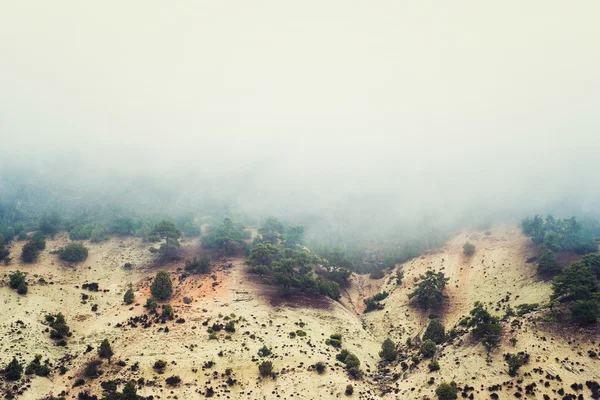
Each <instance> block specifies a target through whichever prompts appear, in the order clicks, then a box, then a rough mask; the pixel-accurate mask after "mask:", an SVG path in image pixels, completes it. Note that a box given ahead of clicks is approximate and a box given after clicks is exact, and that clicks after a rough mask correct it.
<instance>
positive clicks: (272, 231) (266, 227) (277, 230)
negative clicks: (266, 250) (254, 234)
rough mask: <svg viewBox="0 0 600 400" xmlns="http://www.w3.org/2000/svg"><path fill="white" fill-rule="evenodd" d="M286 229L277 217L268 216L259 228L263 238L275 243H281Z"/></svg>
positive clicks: (265, 240)
mask: <svg viewBox="0 0 600 400" xmlns="http://www.w3.org/2000/svg"><path fill="white" fill-rule="evenodd" d="M284 231H285V229H284V227H283V224H282V223H281V222H280V221H279V220H278V219H277V218H275V217H269V218H267V219H266V220H265V222H264V223H263V224H262V225H261V226H260V228H258V233H259V234H260V235H261V237H262V240H263V241H264V242H267V243H271V244H273V245H276V244H278V243H279V241H280V240H281V239H282V237H283V233H284Z"/></svg>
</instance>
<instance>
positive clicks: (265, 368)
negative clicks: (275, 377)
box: [258, 361, 273, 377]
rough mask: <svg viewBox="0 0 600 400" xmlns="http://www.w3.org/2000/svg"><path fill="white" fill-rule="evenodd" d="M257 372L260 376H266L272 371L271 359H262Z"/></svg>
mask: <svg viewBox="0 0 600 400" xmlns="http://www.w3.org/2000/svg"><path fill="white" fill-rule="evenodd" d="M258 372H260V376H262V377H267V376H270V375H271V374H272V373H273V363H272V362H271V361H263V362H261V363H260V364H258Z"/></svg>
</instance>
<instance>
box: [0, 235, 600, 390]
mask: <svg viewBox="0 0 600 400" xmlns="http://www.w3.org/2000/svg"><path fill="white" fill-rule="evenodd" d="M67 241H68V240H67V238H66V237H64V236H63V237H58V238H56V239H55V240H49V241H48V246H47V250H45V251H44V252H43V253H42V256H41V257H40V259H39V261H38V262H37V263H35V264H32V265H21V264H20V263H19V261H18V260H15V261H13V262H12V263H11V264H10V265H8V266H2V267H0V268H1V269H2V271H1V273H2V275H6V274H7V273H8V272H9V271H13V270H16V269H20V270H22V271H25V272H27V273H28V281H29V282H30V287H29V293H28V294H27V295H26V296H19V295H18V294H16V293H15V292H14V291H13V290H10V289H9V288H8V287H7V285H6V283H4V284H3V286H2V287H0V295H1V298H2V303H1V305H0V307H1V308H0V313H1V314H2V315H3V316H4V317H3V319H2V323H1V324H0V335H2V337H3V341H2V350H3V351H2V353H0V363H2V364H3V365H5V364H6V363H7V362H8V361H10V359H11V358H12V356H13V355H16V356H17V357H18V358H19V359H21V360H22V361H25V362H29V361H30V360H31V359H32V358H33V356H34V354H36V353H39V354H41V355H42V356H43V359H46V358H48V359H49V360H50V361H51V362H52V363H53V364H54V365H57V364H58V360H60V359H61V358H62V357H63V356H64V355H65V354H66V353H68V354H70V355H71V357H72V359H71V360H69V361H67V362H65V365H66V366H67V367H68V368H69V371H68V372H67V373H66V374H64V375H59V374H58V372H57V371H53V373H52V374H51V376H50V377H49V378H42V377H34V376H32V377H30V378H29V379H28V381H26V385H25V386H26V387H27V390H25V391H24V392H23V393H22V394H21V395H19V396H18V398H20V399H36V400H37V399H40V398H42V397H43V396H44V395H47V394H49V393H54V394H55V395H56V394H59V393H60V392H62V391H65V392H66V393H67V396H68V398H71V397H73V396H75V398H76V395H77V393H79V392H80V391H84V390H89V391H90V392H92V393H95V394H98V395H100V394H101V389H100V382H101V381H105V380H109V379H121V380H129V379H135V380H138V379H140V378H144V380H145V382H146V384H145V385H144V386H143V387H141V389H139V391H138V393H139V394H141V395H145V396H149V395H153V396H155V398H161V399H164V398H173V399H174V398H179V399H192V398H204V397H205V396H204V394H205V393H206V391H207V389H208V388H212V389H213V390H214V391H215V395H214V396H215V397H218V398H229V399H277V398H281V399H333V398H345V397H346V396H345V395H344V389H345V387H346V385H347V384H350V383H351V384H353V385H354V388H355V391H354V395H353V396H352V398H357V399H358V398H362V399H373V398H382V397H385V398H390V399H392V398H397V399H424V398H428V397H429V398H434V397H435V396H434V394H433V391H434V389H435V387H436V385H437V383H439V382H441V381H452V380H454V381H456V382H457V383H459V384H460V385H461V387H463V386H465V385H468V386H470V387H473V390H472V391H468V392H467V395H470V394H473V398H482V399H488V398H490V394H491V393H492V392H491V391H489V390H488V387H490V386H492V385H496V384H499V385H501V386H502V384H503V383H505V384H504V385H503V386H502V387H501V390H495V391H494V393H497V394H498V396H499V398H501V399H503V398H514V397H515V396H514V392H517V391H518V389H517V387H521V388H524V387H525V386H526V385H528V384H530V383H532V382H535V383H536V384H537V387H536V391H535V392H536V395H537V396H538V397H539V398H541V395H542V394H544V393H546V394H548V395H549V396H550V398H562V396H559V395H558V394H557V393H556V392H557V391H558V389H560V388H564V390H565V391H566V392H569V393H574V391H573V390H572V389H571V388H570V387H569V386H570V385H571V384H572V383H583V384H585V381H586V380H600V376H599V375H600V369H599V368H598V365H599V364H598V363H600V361H598V360H597V359H592V358H590V357H588V356H587V351H588V350H589V349H591V348H595V349H596V350H598V343H595V344H594V343H592V340H593V339H595V336H596V332H590V331H581V330H579V329H565V331H563V332H557V331H556V325H554V324H545V323H543V322H540V321H539V319H535V318H534V317H535V314H533V315H529V316H527V317H525V318H520V323H519V324H518V325H513V324H512V320H509V321H507V322H506V323H505V328H504V333H503V340H502V345H501V348H500V349H498V350H496V351H495V352H493V353H492V354H491V355H490V356H489V357H488V356H487V355H486V353H485V350H484V348H483V347H482V346H481V345H478V344H476V343H473V342H472V340H471V339H470V336H469V335H463V336H460V337H458V338H456V339H454V341H452V342H450V343H448V344H447V345H445V346H444V347H443V348H442V349H441V351H439V353H438V356H437V357H438V361H439V364H440V367H441V369H440V371H437V372H433V373H430V372H429V371H428V368H427V361H422V362H421V363H420V364H419V366H418V367H417V368H416V369H413V370H411V371H407V372H403V371H402V369H401V367H400V366H399V365H397V364H391V365H387V366H386V369H385V370H381V371H378V362H379V361H380V359H379V356H378V352H379V349H380V344H381V342H382V341H383V340H384V339H385V338H386V337H391V338H392V339H394V340H395V341H396V342H398V343H401V344H404V343H405V342H406V339H407V338H409V337H411V338H414V337H415V336H417V335H420V334H421V333H422V332H423V331H424V329H425V327H426V325H427V323H428V322H429V318H428V314H429V313H424V312H422V311H420V310H419V309H417V308H415V307H414V306H412V305H411V304H409V301H408V297H407V294H408V293H410V291H411V290H412V289H413V286H414V278H415V277H417V276H419V275H420V274H422V273H424V272H425V271H426V270H428V269H433V270H436V271H440V270H441V271H443V272H444V273H446V275H447V276H448V277H449V278H450V282H449V285H448V289H447V295H448V301H447V304H446V305H445V306H444V308H443V309H441V310H434V311H435V313H436V314H438V315H440V317H441V318H442V320H443V322H444V324H445V325H446V326H447V327H451V326H453V325H454V324H455V323H456V322H457V321H459V319H460V318H461V317H462V316H464V315H466V314H468V311H469V310H470V308H471V307H472V305H473V303H474V302H475V301H477V300H479V301H483V302H485V303H486V305H487V306H488V308H489V309H490V310H491V311H493V312H495V313H496V314H498V315H501V314H503V313H504V309H505V307H506V305H507V304H510V305H512V306H513V307H514V306H516V305H518V304H521V303H535V302H540V303H541V302H544V301H546V300H547V299H548V295H549V293H550V284H549V283H548V282H544V281H541V280H538V279H537V277H536V275H535V265H533V264H528V263H526V262H525V260H526V259H527V258H529V257H530V256H531V255H532V254H534V253H535V249H534V248H532V247H531V246H530V244H529V240H528V239H527V238H525V237H523V236H522V235H520V233H519V232H518V230H517V228H515V227H512V226H501V227H497V228H495V229H493V230H491V231H490V232H488V234H486V233H485V232H470V233H459V234H457V235H455V237H453V238H452V239H451V240H450V241H449V242H448V243H447V245H446V246H445V247H443V248H440V249H437V250H435V251H432V252H431V253H430V254H427V255H424V256H423V257H420V258H417V259H414V260H411V261H409V262H407V263H405V264H403V265H399V266H397V268H402V269H403V271H404V273H405V278H404V281H403V283H402V284H401V285H399V286H398V285H396V283H395V279H394V278H395V271H393V272H391V273H390V274H389V275H388V276H386V277H385V278H383V279H380V280H372V279H370V278H369V277H368V276H354V277H353V278H352V285H351V286H350V287H349V288H348V289H347V290H345V291H344V298H343V299H342V301H341V302H334V301H330V300H325V301H320V302H319V304H318V307H307V306H306V304H309V303H310V302H307V301H305V300H310V299H292V300H291V301H288V302H284V303H274V302H273V295H274V294H276V293H273V292H274V290H275V289H273V288H272V287H268V286H265V285H264V284H263V283H262V282H261V281H260V280H259V279H257V278H255V277H249V276H248V274H247V273H246V266H245V265H244V260H243V259H242V258H228V259H225V260H216V259H213V262H214V263H215V264H216V266H215V268H214V271H213V273H212V274H210V275H191V276H188V277H187V278H185V279H180V276H181V271H180V270H179V271H178V269H181V268H182V267H183V263H173V264H170V265H169V266H167V267H166V268H164V269H166V270H168V271H169V272H170V273H171V277H172V280H173V283H174V296H173V298H172V299H171V301H170V303H171V304H172V305H173V306H174V308H175V311H176V317H175V319H174V320H173V321H166V322H165V323H161V322H160V321H157V322H153V323H152V324H151V325H150V326H147V327H144V323H136V324H135V325H136V326H135V327H133V326H130V325H129V324H128V323H127V322H128V320H129V319H130V318H132V317H136V316H138V317H139V316H143V315H144V314H146V310H145V309H144V308H143V307H142V306H143V304H144V303H145V301H146V298H147V297H148V296H149V285H150V283H151V277H153V276H154V274H155V272H156V270H157V269H156V268H155V267H152V265H153V264H154V262H153V255H152V254H151V253H150V252H149V251H148V247H149V245H148V244H147V243H142V242H141V241H140V240H138V239H121V238H111V239H110V240H109V241H107V242H104V243H101V244H90V243H86V245H87V246H89V247H90V256H89V258H88V259H87V260H86V261H85V262H83V263H79V264H75V265H68V264H63V263H61V262H60V261H59V260H58V256H56V255H52V254H49V251H51V250H53V249H57V248H59V247H60V246H63V245H64V244H65V243H67ZM465 241H470V242H472V243H474V244H475V245H476V251H475V254H474V255H473V256H471V257H466V256H464V255H463V254H462V245H463V244H464V243H465ZM22 244H23V243H16V244H15V245H14V246H13V248H12V253H13V255H14V254H20V247H21V246H22ZM200 252H201V251H200V249H199V248H198V246H197V241H189V242H186V243H185V248H184V253H185V254H186V256H187V257H190V256H192V255H193V254H199V253H200ZM125 262H132V263H133V264H134V268H133V269H131V270H125V269H123V268H122V266H123V264H124V263H125ZM39 277H43V278H44V279H45V280H46V282H47V283H46V284H43V285H42V284H38V283H36V282H37V280H38V279H39ZM4 282H6V278H4ZM89 282H98V283H99V286H100V291H99V292H89V291H87V290H82V289H81V285H82V284H83V283H89ZM130 282H131V283H132V284H133V285H134V288H135V291H136V301H135V303H134V304H133V305H131V306H127V305H125V304H123V303H122V298H123V293H124V291H125V290H126V288H127V285H128V284H129V283H130ZM77 286H78V287H79V288H77ZM104 290H107V291H106V292H105V291H104ZM380 290H387V291H388V292H390V296H389V297H388V298H387V299H385V300H384V301H383V303H384V304H385V309H384V310H381V311H374V312H370V313H367V314H363V313H362V311H363V308H364V304H363V300H364V298H366V297H370V296H372V295H373V294H374V293H377V292H378V291H380ZM83 293H84V294H87V295H89V296H90V298H89V299H87V301H85V302H84V301H82V294H83ZM507 296H508V300H507V301H506V300H505V301H504V302H502V300H503V299H506V298H507ZM184 297H188V298H190V299H191V303H189V304H185V302H184ZM94 304H97V305H98V310H97V312H93V311H92V310H91V307H92V305H94ZM274 304H275V305H274ZM315 304H316V303H315ZM56 312H62V313H63V314H65V316H66V319H67V323H68V325H69V326H70V327H71V330H72V331H73V337H72V338H70V339H69V340H68V346H67V347H66V348H65V347H57V346H55V344H54V341H52V340H51V339H50V338H49V335H48V333H47V332H44V331H45V330H46V326H45V325H44V324H43V319H44V315H45V314H47V313H56ZM231 319H233V320H235V321H237V322H236V331H235V332H234V333H227V332H225V331H221V332H219V333H218V334H217V337H218V338H217V340H209V334H208V332H207V327H208V326H211V325H212V324H213V323H215V322H218V323H226V322H227V321H228V320H231ZM177 320H179V321H177ZM17 321H21V322H19V323H18V322H17ZM165 328H168V332H166V329H165ZM299 329H301V330H303V331H305V332H306V334H307V335H306V336H305V337H299V336H296V337H295V338H292V337H290V334H289V333H290V332H295V331H296V330H299ZM333 333H341V334H342V335H343V346H344V348H347V349H348V350H350V351H352V352H353V353H355V354H356V355H357V356H358V357H359V359H360V360H361V367H362V368H363V369H364V370H365V372H366V374H365V379H364V380H363V381H360V382H357V381H352V380H350V379H349V378H348V377H347V375H346V372H345V371H344V370H343V368H342V366H341V365H340V364H339V363H338V362H337V361H336V360H335V355H336V353H337V351H336V350H335V349H334V348H333V347H331V346H328V345H326V344H325V340H326V338H327V337H328V336H329V335H330V334H333ZM511 337H515V338H516V339H517V340H518V341H517V344H516V347H513V346H512V345H511V344H510V343H509V341H508V339H509V338H511ZM104 338H107V339H109V341H110V342H111V345H112V348H113V350H114V353H115V356H114V357H113V360H112V362H111V363H110V364H108V363H107V362H106V361H104V363H103V365H102V367H101V369H102V371H103V374H102V376H101V377H100V378H98V379H85V383H84V384H83V385H82V386H78V387H75V388H74V387H73V385H74V383H75V382H76V381H77V380H78V379H80V378H81V377H82V370H83V367H84V365H85V364H86V363H87V362H88V361H90V360H91V359H93V358H95V356H96V348H97V346H98V345H99V344H100V342H101V341H102V340H103V339H104ZM88 345H90V346H92V347H93V348H94V350H93V351H91V352H89V353H86V348H87V346H88ZM263 345H266V346H267V347H270V348H271V349H272V352H273V354H272V356H270V357H269V358H267V359H269V360H271V361H272V362H273V364H274V370H275V371H277V372H278V375H277V377H276V379H272V378H266V379H263V378H260V377H259V374H258V367H257V365H258V363H259V361H262V360H263V358H261V357H259V356H258V349H259V348H261V347H262V346H263ZM516 351H527V352H528V353H529V354H530V355H531V361H530V363H529V364H528V365H526V366H524V367H522V368H521V370H520V376H519V377H516V378H511V377H509V376H508V374H507V368H506V364H505V362H504V360H503V356H502V355H503V354H504V353H506V352H516ZM400 353H401V354H406V355H412V354H414V353H415V350H414V349H409V348H407V347H406V346H405V345H402V346H401V347H400ZM119 360H121V361H124V363H125V366H119V365H118V363H117V362H118V361H119ZM157 360H165V361H167V363H168V366H167V368H166V370H165V371H164V373H163V374H159V373H158V372H157V371H155V370H153V368H152V366H153V364H154V362H155V361H157ZM317 361H323V362H324V363H326V364H327V366H328V368H327V370H326V372H325V373H324V374H322V375H319V374H317V373H316V372H315V371H314V370H312V368H310V366H311V365H313V364H314V363H316V362H317ZM213 363H214V364H213ZM211 364H212V365H211ZM228 368H230V369H231V370H232V373H231V379H232V380H235V384H233V385H231V386H230V385H228V384H227V383H226V381H227V379H228V378H229V377H228V376H226V375H225V370H226V369H228ZM538 368H541V369H543V372H542V373H540V372H539V371H540V370H538ZM534 369H535V372H534ZM548 373H549V374H552V375H557V374H558V375H560V377H561V378H562V382H557V381H556V380H549V379H548V378H546V374H548ZM394 374H396V375H395V376H394ZM172 375H178V376H180V377H181V379H182V383H181V384H180V385H178V386H176V387H171V386H168V385H166V383H165V379H166V378H167V377H170V376H172ZM431 377H433V378H434V382H435V383H434V384H429V383H428V381H430V378H431ZM519 379H521V381H519ZM547 381H549V382H550V383H549V385H548V387H545V386H544V384H545V382H547ZM230 383H231V381H230ZM580 393H584V398H588V396H589V393H590V392H589V391H588V390H587V389H586V388H585V387H584V389H583V391H582V392H580ZM522 396H523V397H531V398H534V397H535V396H526V395H525V391H524V389H523V390H522Z"/></svg>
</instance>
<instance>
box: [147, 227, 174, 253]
mask: <svg viewBox="0 0 600 400" xmlns="http://www.w3.org/2000/svg"><path fill="white" fill-rule="evenodd" d="M150 234H151V235H156V236H158V237H159V238H161V239H164V240H165V243H164V244H163V245H162V246H161V253H162V254H163V256H164V257H168V256H169V254H170V253H171V252H172V251H173V250H175V249H177V248H179V246H180V245H179V238H180V237H181V231H180V230H179V228H177V226H175V224H174V223H173V222H171V221H167V220H162V221H160V222H159V223H158V224H156V226H155V227H154V229H153V230H152V232H151V233H150ZM163 246H164V247H163Z"/></svg>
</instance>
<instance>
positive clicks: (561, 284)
mask: <svg viewBox="0 0 600 400" xmlns="http://www.w3.org/2000/svg"><path fill="white" fill-rule="evenodd" d="M599 291H600V285H599V283H598V278H597V277H596V274H595V273H593V272H592V271H591V270H590V269H589V267H587V266H586V265H585V264H584V263H581V262H574V263H571V267H569V268H565V269H564V270H563V271H562V273H561V274H560V275H558V276H556V277H555V278H554V282H553V283H552V298H553V299H562V300H565V301H568V300H590V299H593V298H595V297H596V296H597V295H598V292H599Z"/></svg>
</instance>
